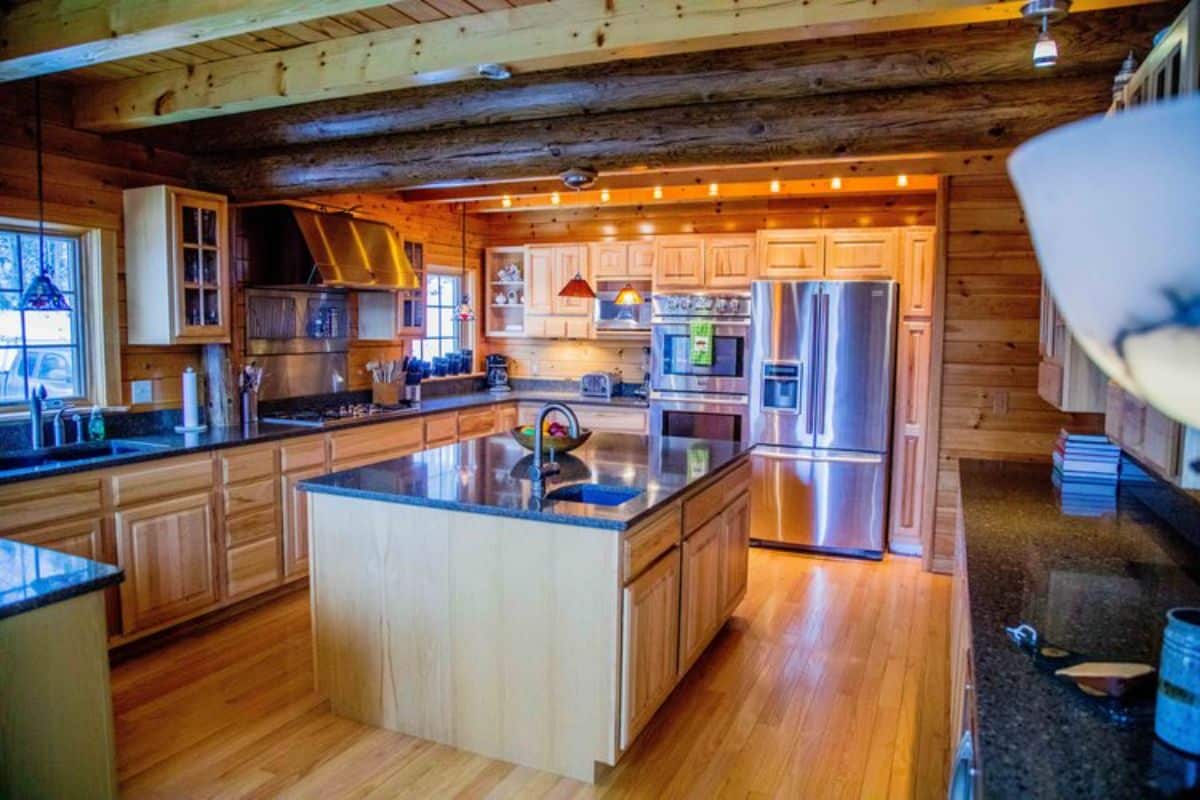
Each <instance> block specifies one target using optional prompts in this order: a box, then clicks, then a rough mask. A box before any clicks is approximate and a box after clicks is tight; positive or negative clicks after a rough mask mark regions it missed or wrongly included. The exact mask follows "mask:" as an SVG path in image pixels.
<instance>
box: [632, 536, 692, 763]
mask: <svg viewBox="0 0 1200 800" xmlns="http://www.w3.org/2000/svg"><path fill="white" fill-rule="evenodd" d="M679 552H680V551H679V548H678V547H672V548H671V549H670V550H669V551H668V552H667V553H666V554H665V555H663V556H662V557H661V558H659V560H658V561H657V562H655V563H654V565H653V566H651V567H650V568H649V569H648V570H646V571H645V572H644V573H643V574H642V575H641V576H639V577H638V578H637V579H636V580H634V581H633V582H632V583H630V584H629V585H628V586H626V587H625V589H624V595H623V597H622V608H623V620H622V631H621V719H620V725H621V749H622V750H624V749H626V748H628V747H629V745H631V744H632V743H633V740H634V739H635V738H636V737H637V735H638V733H640V732H641V730H642V728H643V727H645V725H646V723H647V722H649V721H650V718H651V717H653V716H654V712H655V711H657V710H658V707H659V706H660V705H662V702H663V700H665V699H666V698H667V696H668V695H669V694H670V693H671V690H672V689H673V688H674V687H675V682H676V680H677V678H678V676H679V573H680V555H679Z"/></svg>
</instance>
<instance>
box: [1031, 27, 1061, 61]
mask: <svg viewBox="0 0 1200 800" xmlns="http://www.w3.org/2000/svg"><path fill="white" fill-rule="evenodd" d="M1057 63H1058V43H1057V42H1055V41H1054V39H1052V38H1051V37H1050V34H1048V33H1046V32H1045V31H1042V33H1040V34H1038V38H1037V41H1036V42H1035V43H1034V45H1033V65H1034V66H1035V67H1053V66H1054V65H1055V64H1057Z"/></svg>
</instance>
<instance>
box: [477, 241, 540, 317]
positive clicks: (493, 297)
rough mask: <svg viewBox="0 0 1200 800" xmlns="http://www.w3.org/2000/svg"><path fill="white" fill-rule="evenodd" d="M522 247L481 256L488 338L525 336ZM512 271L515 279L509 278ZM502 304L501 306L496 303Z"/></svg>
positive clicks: (525, 279) (489, 251)
mask: <svg viewBox="0 0 1200 800" xmlns="http://www.w3.org/2000/svg"><path fill="white" fill-rule="evenodd" d="M525 259H526V250H525V248H524V247H489V248H488V249H487V250H486V251H485V253H484V265H485V267H484V274H485V275H486V278H485V281H486V283H485V284H484V287H483V298H482V304H483V307H484V308H485V309H486V311H485V314H484V318H485V320H486V324H485V329H486V333H487V335H488V336H495V337H506V336H507V337H512V336H524V335H525V309H526V307H527V306H526V304H527V302H528V299H529V298H528V296H527V293H528V278H529V275H528V270H527V267H526V265H525ZM512 267H516V269H517V273H518V275H519V278H517V277H516V276H514V275H513V274H512V270H511V268H512ZM497 301H503V302H497Z"/></svg>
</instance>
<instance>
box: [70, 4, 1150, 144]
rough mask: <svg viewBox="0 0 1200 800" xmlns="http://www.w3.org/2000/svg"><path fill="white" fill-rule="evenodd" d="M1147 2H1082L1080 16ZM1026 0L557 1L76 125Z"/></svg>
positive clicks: (287, 65) (168, 82)
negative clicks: (495, 65) (484, 67)
mask: <svg viewBox="0 0 1200 800" xmlns="http://www.w3.org/2000/svg"><path fill="white" fill-rule="evenodd" d="M1141 1H1142V0H1075V4H1074V7H1075V9H1076V10H1077V11H1086V10H1089V9H1098V8H1111V7H1117V6H1126V5H1136V4H1139V2H1141ZM1020 5H1021V2H1020V0H1001V2H992V1H991V0H888V2H887V3H877V2H871V3H847V2H844V0H674V2H670V3H668V2H662V0H556V2H554V3H541V4H536V5H529V6H523V7H520V8H512V9H507V10H504V11H492V12H487V13H482V14H474V15H470V16H465V17H459V18H455V19H448V20H437V21H433V22H426V23H423V24H420V25H410V26H407V27H403V28H394V29H388V30H382V31H375V32H371V33H364V34H359V35H356V36H347V37H344V38H340V39H336V40H332V41H327V42H317V43H314V44H310V45H304V46H299V47H294V48H291V49H287V50H279V51H273V52H267V53H256V54H253V55H247V56H241V57H237V58H230V59H226V60H224V61H217V62H213V63H210V64H203V65H198V66H193V67H186V68H183V67H181V68H179V69H174V70H167V71H164V72H159V73H155V74H151V75H145V76H140V77H132V78H126V79H122V80H116V81H111V82H107V83H102V84H97V85H94V86H89V87H87V90H86V91H81V92H80V93H79V94H78V95H77V97H76V100H75V124H76V126H77V127H80V128H85V129H88V130H95V131H118V130H129V129H133V128H141V127H149V126H153V125H165V124H169V123H173V122H182V121H187V120H193V119H200V118H203V117H210V116H220V115H225V114H233V113H240V112H245V111H252V110H257V109H263V108H277V107H280V106H287V105H295V104H298V103H305V102H311V101H314V100H325V99H329V98H334V97H346V96H350V95H359V94H367V93H370V92H379V91H386V90H390V89H399V88H403V87H412V86H426V85H430V84H436V83H448V82H454V81H461V80H466V79H470V78H475V76H476V72H475V69H476V67H477V66H478V65H479V64H480V63H483V62H500V63H504V64H506V65H508V66H509V67H510V68H511V69H512V70H514V71H515V72H531V71H539V70H547V69H554V68H560V67H566V66H573V65H581V64H595V63H600V62H606V61H613V60H618V59H626V58H646V57H649V56H656V55H665V54H671V53H687V52H697V51H702V50H712V49H717V48H721V47H734V46H749V45H762V44H768V43H777V42H786V41H799V40H811V39H817V38H821V37H828V36H845V35H849V34H862V33H872V32H886V31H896V30H904V29H908V28H914V27H922V28H924V27H938V26H943V25H962V24H969V23H977V22H988V21H995V20H1002V19H1013V18H1015V17H1017V16H1018V14H1019V7H1020Z"/></svg>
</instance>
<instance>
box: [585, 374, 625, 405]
mask: <svg viewBox="0 0 1200 800" xmlns="http://www.w3.org/2000/svg"><path fill="white" fill-rule="evenodd" d="M620 385H621V376H620V375H618V374H616V373H615V372H589V373H588V374H586V375H584V376H583V377H582V378H580V379H579V395H580V397H603V398H605V399H607V398H610V397H612V396H613V394H614V393H615V392H616V391H617V387H618V386H620Z"/></svg>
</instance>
